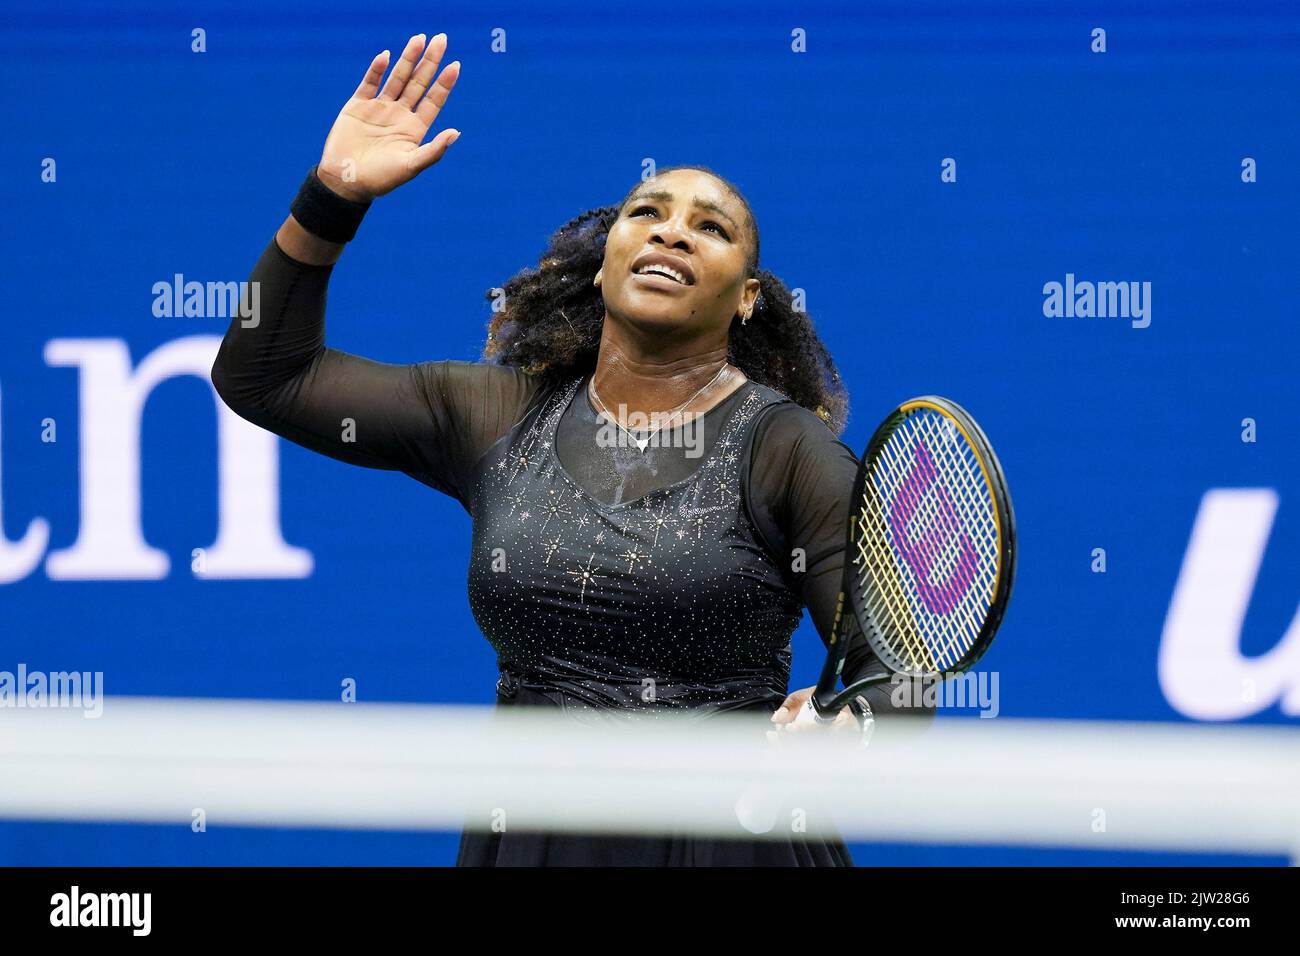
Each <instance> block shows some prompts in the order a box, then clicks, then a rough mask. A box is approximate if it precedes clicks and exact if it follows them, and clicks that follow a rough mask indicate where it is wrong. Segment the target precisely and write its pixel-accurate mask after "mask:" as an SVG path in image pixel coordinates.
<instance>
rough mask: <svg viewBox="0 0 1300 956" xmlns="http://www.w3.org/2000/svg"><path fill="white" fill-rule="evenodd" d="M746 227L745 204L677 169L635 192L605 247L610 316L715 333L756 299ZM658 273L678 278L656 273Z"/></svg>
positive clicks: (604, 287)
mask: <svg viewBox="0 0 1300 956" xmlns="http://www.w3.org/2000/svg"><path fill="white" fill-rule="evenodd" d="M750 230H751V225H750V222H749V217H748V215H747V213H746V212H745V207H744V205H742V204H741V202H740V200H738V199H736V198H735V197H734V196H733V195H732V194H731V192H730V191H729V190H728V189H727V187H726V186H724V185H723V184H722V183H720V182H718V180H716V179H715V178H713V177H712V176H710V175H709V174H708V173H705V172H701V171H700V170H695V169H675V170H671V171H670V172H666V173H663V174H661V175H659V176H656V177H654V178H653V179H649V180H647V181H645V182H644V183H642V184H641V185H640V186H639V187H637V189H635V190H634V191H633V193H632V195H631V198H629V199H628V201H627V202H626V203H624V204H623V206H622V208H621V209H620V210H619V213H618V219H617V220H615V222H614V224H613V226H611V227H610V230H609V236H608V238H607V239H606V240H605V260H604V264H603V265H602V266H601V271H600V287H601V291H602V293H603V295H604V299H605V309H606V311H607V312H609V313H611V314H613V315H617V316H618V317H619V318H622V319H625V320H627V321H630V322H635V323H638V324H642V323H643V324H648V325H656V326H660V327H672V328H674V329H680V328H683V327H686V326H693V327H695V328H696V329H698V330H699V331H701V332H703V331H707V330H720V331H721V333H722V337H723V338H724V339H725V337H726V333H727V330H728V329H729V328H730V326H731V320H732V318H733V317H734V316H735V315H736V314H737V313H739V314H741V315H745V314H747V313H748V312H749V311H750V309H751V308H753V302H754V299H755V298H756V297H757V296H758V289H759V283H758V280H757V279H748V280H747V279H745V278H744V271H745V261H746V259H747V258H748V256H749V250H750V243H751V241H752V240H751V231H750ZM655 265H658V266H663V267H666V268H668V269H671V270H672V271H673V272H675V273H676V276H675V277H672V276H667V275H664V274H663V273H661V272H655V271H653V270H652V269H651V270H650V271H647V269H649V268H650V267H652V266H655Z"/></svg>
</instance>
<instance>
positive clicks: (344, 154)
mask: <svg viewBox="0 0 1300 956" xmlns="http://www.w3.org/2000/svg"><path fill="white" fill-rule="evenodd" d="M446 49H447V35H446V34H445V33H439V34H438V35H437V36H435V37H433V39H432V40H430V41H429V43H428V49H427V50H426V49H425V37H424V34H423V33H421V34H418V35H417V36H413V37H411V39H410V40H409V41H407V44H406V49H405V50H403V51H402V56H401V59H399V60H398V61H397V65H396V66H394V67H393V72H392V73H391V74H390V75H389V77H388V81H387V82H386V83H385V84H384V87H383V89H382V90H380V88H379V81H380V80H381V79H382V78H383V75H384V70H385V69H387V67H388V59H389V55H388V51H387V50H385V51H384V52H383V53H381V54H379V55H378V56H377V57H375V58H374V59H373V60H372V61H371V63H370V68H369V69H368V70H367V71H366V75H365V77H364V78H363V79H362V81H361V85H360V86H358V87H357V89H356V92H355V93H353V94H352V98H351V99H350V100H348V101H347V103H345V104H344V106H343V109H342V111H340V113H339V115H338V118H337V119H335V121H334V126H333V127H332V128H331V129H330V132H329V136H328V137H327V138H326V140H325V149H324V152H323V153H322V154H321V159H320V163H319V164H318V166H317V174H318V175H319V176H320V178H321V181H322V182H324V183H325V184H326V185H327V186H329V187H330V188H331V189H333V190H334V191H335V192H338V193H339V194H341V195H343V196H346V197H347V198H349V199H354V200H357V201H360V202H366V201H369V200H371V199H374V198H375V197H376V196H382V195H384V194H385V193H389V192H392V191H393V190H394V189H396V188H397V187H398V186H400V185H402V183H404V182H407V181H409V180H411V179H414V178H415V177H416V176H417V175H419V173H420V172H422V171H423V170H425V169H428V168H429V167H430V166H432V165H433V164H434V163H436V162H437V161H438V160H440V159H442V157H443V154H444V153H446V151H447V148H448V147H449V146H451V144H452V143H453V142H455V141H456V138H457V137H458V136H460V133H459V132H458V131H457V130H454V129H445V130H443V131H442V132H440V133H439V134H438V135H437V136H435V137H434V138H433V139H432V140H431V141H429V142H428V143H424V145H421V142H422V141H423V140H424V137H425V134H426V133H428V132H429V127H430V126H432V125H433V121H434V120H435V119H437V117H438V113H439V111H440V110H441V109H442V107H443V105H444V104H445V103H446V102H447V97H448V96H449V95H450V94H451V90H452V87H453V86H455V85H456V79H457V77H459V76H460V61H459V60H456V61H455V62H453V63H451V64H449V65H448V66H447V68H446V69H445V70H443V71H442V75H441V76H439V77H438V81H437V82H436V83H433V82H432V81H433V77H434V74H435V73H437V71H438V64H439V63H440V62H441V60H442V56H443V53H444V52H445V51H446ZM426 91H427V92H428V95H427V96H426V95H425V93H426ZM376 93H378V94H379V95H378V96H376V95H375V94H376Z"/></svg>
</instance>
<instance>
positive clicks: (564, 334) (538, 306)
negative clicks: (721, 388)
mask: <svg viewBox="0 0 1300 956" xmlns="http://www.w3.org/2000/svg"><path fill="white" fill-rule="evenodd" d="M674 169H694V170H699V171H701V172H704V173H708V174H709V175H710V176H713V177H714V178H715V179H717V180H718V181H719V182H721V183H722V184H723V185H725V186H726V187H727V189H728V190H730V192H731V193H732V194H733V195H734V196H735V197H736V198H737V199H738V200H739V201H740V202H741V204H742V205H743V206H744V207H745V211H746V213H748V215H749V223H750V231H751V238H752V242H751V243H750V251H749V256H748V260H747V261H746V264H745V278H747V279H751V278H757V279H758V281H759V297H758V299H757V301H756V302H755V305H754V311H753V314H752V317H751V318H750V320H749V322H748V323H746V324H745V325H744V326H743V327H742V326H741V323H740V320H739V318H734V319H733V320H732V323H731V329H730V333H729V336H728V345H729V348H728V355H727V358H728V360H729V361H730V362H731V363H732V364H733V365H735V366H737V367H738V368H739V369H740V370H741V371H742V372H744V373H745V375H746V377H747V378H750V379H753V380H754V381H756V382H759V383H761V384H763V385H767V386H770V387H771V388H774V389H776V390H777V391H779V392H781V393H782V394H783V395H785V396H786V397H788V398H790V399H791V400H792V401H794V402H796V403H798V404H799V405H802V406H803V407H804V408H807V409H809V410H811V411H812V412H814V413H816V414H817V416H818V417H819V418H821V419H822V421H824V422H825V423H826V424H827V425H828V426H829V427H830V428H831V430H832V431H833V432H834V434H836V435H837V436H838V435H839V434H840V433H841V432H842V431H843V430H844V425H845V423H846V421H847V420H848V411H849V398H848V392H847V391H846V390H845V388H844V385H843V383H842V381H841V380H840V374H839V370H838V369H837V368H836V367H835V362H834V360H833V359H832V358H831V355H830V352H829V351H828V350H827V348H826V346H825V344H824V343H823V342H822V340H821V338H820V337H819V336H818V335H817V330H816V329H815V328H814V327H813V322H812V319H811V318H810V317H809V315H808V313H807V312H803V311H799V310H797V309H795V308H794V307H793V297H792V296H791V294H790V290H789V289H788V288H786V285H785V283H784V282H782V281H781V280H780V279H778V278H777V277H776V276H774V275H773V274H772V273H770V272H768V271H766V270H764V269H760V268H759V267H758V248H759V240H758V224H757V221H756V220H755V218H754V213H753V210H752V209H750V206H749V202H748V201H747V200H746V199H745V197H744V195H743V194H742V193H741V192H740V190H739V189H737V188H736V187H735V185H734V184H732V183H731V182H730V181H728V180H727V179H725V178H724V177H722V176H719V175H718V174H717V173H715V172H714V171H713V170H711V169H709V168H708V167H706V166H671V167H666V168H661V169H660V170H659V171H658V174H659V175H661V174H663V173H666V172H670V171H671V170H674ZM639 186H640V184H639V183H638V184H637V186H634V187H633V188H632V189H631V190H629V191H628V193H627V195H626V196H625V197H624V198H623V200H622V201H621V202H619V203H618V204H617V205H613V206H600V207H597V208H595V209H589V210H587V211H586V212H584V213H582V215H580V216H577V217H575V218H573V219H571V220H569V221H568V222H566V223H565V224H564V225H563V226H561V227H560V228H559V229H557V230H556V231H555V233H554V234H552V236H551V239H550V244H549V245H548V246H547V248H546V251H545V252H543V253H542V256H541V259H540V260H539V263H538V266H539V267H538V268H536V269H533V268H528V267H526V268H524V269H521V270H520V271H519V272H517V273H516V274H515V275H513V276H511V277H510V278H509V279H508V280H506V282H505V284H504V286H502V287H501V288H497V289H490V290H488V292H487V295H486V297H487V298H488V299H489V300H492V301H494V302H496V301H498V300H502V301H503V302H504V305H503V306H502V307H499V308H500V310H499V311H497V312H496V313H495V314H494V315H493V317H492V320H491V321H490V322H489V323H488V334H487V342H486V344H485V345H484V346H483V355H482V358H483V359H484V360H486V361H490V362H493V363H495V364H499V365H510V366H514V367H517V368H521V369H523V370H524V371H525V372H528V373H530V374H532V375H537V376H540V377H541V378H542V379H543V380H544V381H546V382H547V383H548V384H549V383H555V382H559V381H567V380H569V379H572V378H574V377H576V376H578V375H582V374H585V373H587V372H589V371H591V370H592V369H594V368H595V367H596V355H597V352H598V350H599V348H600V336H601V329H602V326H603V325H604V321H605V305H604V300H603V299H602V297H601V292H600V289H598V288H597V287H596V286H594V285H593V284H592V280H593V279H594V278H595V275H596V272H597V271H598V270H599V269H600V267H601V264H602V263H603V261H604V257H605V238H606V236H607V235H608V234H609V230H610V228H611V227H612V226H613V224H614V223H615V222H616V221H617V219H618V213H619V210H620V209H622V208H623V205H624V204H625V203H626V202H627V200H628V198H630V197H631V196H632V194H633V193H634V192H635V191H636V189H637V188H639Z"/></svg>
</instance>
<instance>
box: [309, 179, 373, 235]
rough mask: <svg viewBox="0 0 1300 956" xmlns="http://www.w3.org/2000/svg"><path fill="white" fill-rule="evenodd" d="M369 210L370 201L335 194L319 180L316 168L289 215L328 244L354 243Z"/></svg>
mask: <svg viewBox="0 0 1300 956" xmlns="http://www.w3.org/2000/svg"><path fill="white" fill-rule="evenodd" d="M369 208H370V203H368V202H355V201H354V200H351V199H345V198H344V197H342V196H340V195H339V194H338V193H336V192H334V190H332V189H330V188H329V187H328V186H326V185H325V184H324V183H323V182H321V181H320V177H319V176H317V175H316V167H315V166H313V167H312V168H311V169H309V170H307V178H306V179H304V180H303V183H302V186H301V188H299V190H298V195H297V196H295V197H294V200H293V202H292V203H291V204H290V206H289V212H290V213H291V214H292V215H293V218H294V219H297V220H298V222H299V223H300V224H301V225H302V227H303V228H304V229H306V230H307V231H308V232H310V233H311V234H312V235H315V236H319V237H320V238H322V239H324V240H326V241H327V242H351V241H352V238H353V237H354V236H355V235H356V234H357V229H358V227H360V225H361V220H362V218H363V217H364V216H365V214H366V210H367V209H369Z"/></svg>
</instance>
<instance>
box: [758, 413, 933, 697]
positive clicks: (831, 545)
mask: <svg viewBox="0 0 1300 956" xmlns="http://www.w3.org/2000/svg"><path fill="white" fill-rule="evenodd" d="M857 471H858V459H857V456H856V455H854V454H853V452H852V451H851V450H850V449H849V447H848V446H847V445H845V444H844V443H843V442H842V441H840V440H839V439H837V438H836V437H835V436H834V434H833V433H832V432H831V430H830V428H829V427H827V425H826V423H825V422H823V421H822V420H821V419H820V418H818V417H817V416H816V415H815V414H814V413H813V412H811V411H809V410H808V409H806V408H804V407H802V406H800V405H796V404H794V403H793V402H788V403H785V404H781V405H777V406H774V407H772V408H770V409H769V410H768V411H766V412H765V413H764V414H763V415H762V417H761V418H760V419H759V421H758V423H757V425H756V431H755V434H754V446H753V454H752V457H751V459H750V473H749V476H748V477H749V481H748V487H747V490H746V494H747V496H748V502H749V508H750V514H751V515H752V516H753V518H754V521H755V524H756V525H757V526H758V529H759V532H760V534H761V535H762V537H763V538H764V540H765V542H766V544H767V546H768V549H769V552H770V553H771V554H772V555H773V556H774V557H775V558H776V560H777V561H778V562H780V563H781V566H782V568H783V569H784V570H785V572H786V575H787V579H788V580H789V581H790V582H791V586H792V587H794V588H796V590H797V593H798V594H799V595H800V597H801V598H802V600H803V602H804V604H805V606H806V607H807V608H808V613H809V615H810V616H811V617H812V620H813V624H814V625H815V626H816V628H817V633H818V634H819V635H821V639H822V642H823V643H824V644H826V645H827V646H828V647H829V645H830V637H831V629H832V627H833V625H834V622H835V602H836V599H837V598H838V597H839V591H840V583H841V580H842V579H841V575H842V573H843V568H844V544H845V535H846V533H847V532H846V525H847V522H848V514H849V512H848V509H849V498H850V497H851V496H852V493H853V482H854V479H855V478H856V477H857ZM796 549H802V551H803V561H802V564H800V562H799V561H798V560H797V555H796V553H795V552H796ZM800 566H802V568H803V570H798V568H799V567H800ZM845 613H847V614H849V617H850V620H849V623H850V632H849V652H848V657H847V658H846V660H845V663H844V670H843V672H842V673H841V680H842V681H843V682H844V685H845V686H846V687H847V686H848V685H849V684H851V683H853V682H854V681H856V680H859V679H861V678H863V677H871V676H875V675H878V674H888V673H889V668H888V667H886V666H885V664H884V663H883V662H882V661H881V660H880V658H879V657H877V656H876V653H875V652H874V651H872V650H871V647H870V645H869V644H868V643H867V641H866V638H865V637H863V635H862V632H861V630H860V629H859V627H858V623H857V618H856V617H855V616H854V615H853V614H852V613H851V612H850V611H848V609H846V610H845ZM897 687H898V685H895V684H891V683H882V684H876V685H875V686H873V687H871V688H868V690H867V691H866V692H865V693H864V695H863V696H864V697H866V698H867V700H868V702H870V704H871V709H872V710H873V711H874V712H875V713H877V714H881V713H886V712H890V711H899V710H900V709H901V708H898V707H895V706H894V703H893V700H892V695H893V693H894V691H895V690H896V688H897ZM914 690H915V691H919V688H915V689H914ZM901 699H903V700H919V699H921V695H920V694H919V692H917V693H914V694H912V695H909V696H908V697H903V698H901ZM907 711H908V712H909V713H911V714H914V715H918V716H926V717H929V718H932V717H933V708H932V707H931V708H921V707H916V706H912V707H908V708H907Z"/></svg>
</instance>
